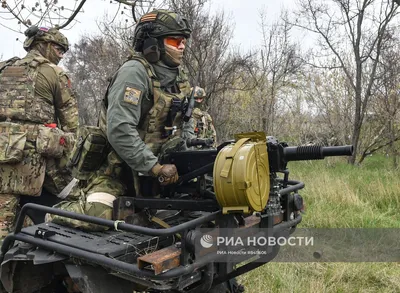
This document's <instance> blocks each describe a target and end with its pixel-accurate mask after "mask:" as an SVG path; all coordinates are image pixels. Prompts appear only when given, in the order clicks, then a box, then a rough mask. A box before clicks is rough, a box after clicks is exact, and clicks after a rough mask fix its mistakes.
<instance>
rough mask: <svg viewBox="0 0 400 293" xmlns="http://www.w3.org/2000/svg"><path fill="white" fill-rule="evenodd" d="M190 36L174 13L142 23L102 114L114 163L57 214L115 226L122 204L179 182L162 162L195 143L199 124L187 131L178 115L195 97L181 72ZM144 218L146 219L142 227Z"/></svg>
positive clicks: (84, 182)
mask: <svg viewBox="0 0 400 293" xmlns="http://www.w3.org/2000/svg"><path fill="white" fill-rule="evenodd" d="M190 34H191V29H190V27H189V24H188V22H187V20H186V19H185V18H183V17H182V16H181V15H179V14H177V13H174V12H172V11H167V10H154V11H152V12H150V13H148V14H145V15H144V16H143V17H142V18H141V19H140V21H139V23H138V24H137V26H136V29H135V35H134V49H135V51H136V52H135V54H133V55H132V56H131V57H130V58H129V59H128V60H127V61H126V62H125V63H124V64H123V65H122V66H121V67H120V68H119V69H118V70H117V72H116V73H115V74H114V76H113V78H112V80H111V82H110V84H109V86H108V89H107V93H106V97H105V99H104V103H103V107H102V111H101V114H100V119H99V128H100V129H101V131H102V132H103V134H105V135H106V138H107V141H108V143H109V152H108V154H107V158H106V160H105V162H104V163H103V165H102V166H101V168H100V169H99V170H97V171H96V172H95V173H94V174H92V175H91V176H90V177H89V178H88V179H87V180H82V181H80V183H79V184H80V193H81V195H80V197H79V199H78V200H75V201H72V202H70V201H64V202H61V203H60V204H58V205H56V206H55V207H58V208H61V209H64V210H69V211H73V212H78V213H82V214H87V215H91V216H96V217H101V218H105V219H111V218H112V212H113V202H114V201H115V200H116V199H117V197H118V196H122V195H129V196H132V195H135V196H155V195H156V194H157V192H155V191H154V190H156V189H157V186H158V185H159V182H158V180H157V177H158V176H163V178H164V182H163V183H162V184H163V185H169V184H173V183H175V182H177V180H178V177H179V175H178V172H177V169H176V166H175V165H173V164H165V165H161V164H160V163H159V162H158V158H157V155H158V154H159V152H160V149H161V146H162V145H163V144H164V143H165V142H167V141H168V140H170V139H171V138H172V137H174V136H179V135H180V136H182V137H185V138H187V137H192V138H193V137H195V136H194V129H193V123H192V122H191V121H189V122H187V123H183V119H182V111H179V110H177V109H174V107H176V105H182V101H183V100H184V99H186V97H188V96H189V95H190V84H189V82H188V78H187V76H186V74H185V72H184V70H183V68H182V67H181V62H182V57H183V52H184V50H185V45H186V41H187V39H188V38H189V37H190ZM180 110H182V109H180ZM78 137H79V136H78ZM78 144H79V141H78ZM142 216H143V214H142V215H141V216H140V215H139V214H138V218H137V219H138V221H139V222H141V220H142V219H143V218H141V217H142ZM144 220H145V219H144ZM47 221H53V222H56V223H61V224H66V225H70V226H74V227H77V226H84V227H86V228H91V229H100V227H96V226H94V225H91V224H86V223H85V224H84V223H81V222H79V221H76V220H71V219H66V218H62V217H59V216H53V215H47Z"/></svg>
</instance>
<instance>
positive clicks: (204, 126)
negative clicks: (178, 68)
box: [191, 86, 217, 147]
mask: <svg viewBox="0 0 400 293" xmlns="http://www.w3.org/2000/svg"><path fill="white" fill-rule="evenodd" d="M191 90H193V88H192V89H191ZM205 97H206V92H205V90H204V89H203V88H201V87H198V86H196V88H195V89H194V98H195V99H201V101H196V102H195V107H196V108H194V109H193V118H194V119H193V120H194V121H193V123H194V128H195V133H196V135H197V137H198V138H212V139H214V145H213V146H214V147H216V146H217V132H216V131H215V127H214V124H213V121H212V118H211V115H210V114H208V113H207V112H206V111H203V110H201V108H202V107H203V105H202V104H203V102H204V100H203V99H204V98H205Z"/></svg>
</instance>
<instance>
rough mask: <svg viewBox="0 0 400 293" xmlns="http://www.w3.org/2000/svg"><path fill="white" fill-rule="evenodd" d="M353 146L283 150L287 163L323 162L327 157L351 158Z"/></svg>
mask: <svg viewBox="0 0 400 293" xmlns="http://www.w3.org/2000/svg"><path fill="white" fill-rule="evenodd" d="M353 150H354V148H353V146H352V145H345V146H329V147H324V146H297V147H286V148H284V149H283V155H284V158H285V161H286V162H289V161H303V160H322V159H324V158H325V157H334V156H351V155H352V154H353Z"/></svg>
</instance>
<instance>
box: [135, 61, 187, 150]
mask: <svg viewBox="0 0 400 293" xmlns="http://www.w3.org/2000/svg"><path fill="white" fill-rule="evenodd" d="M132 59H133V60H137V61H139V62H140V63H141V64H142V65H143V66H144V68H145V69H146V71H147V75H148V77H149V81H150V82H149V84H150V99H152V100H153V106H152V107H151V109H150V111H148V113H144V115H143V116H142V117H141V119H140V120H141V121H140V123H139V126H138V132H139V135H140V138H141V139H142V140H143V141H144V142H145V144H146V145H147V147H149V148H150V149H151V151H152V152H153V153H154V154H155V155H158V153H159V152H160V149H161V146H162V145H163V144H164V143H165V142H166V141H167V140H168V139H169V138H171V136H179V135H180V134H181V128H182V122H183V121H182V109H181V105H183V101H184V99H185V98H186V97H187V96H188V95H189V94H190V84H189V81H188V78H187V76H186V74H185V73H184V72H183V71H182V70H180V71H179V75H178V76H177V88H178V89H179V92H178V93H169V92H167V91H166V90H165V89H162V88H161V83H160V81H159V79H158V77H157V76H156V73H155V71H154V68H152V66H151V65H150V64H149V63H148V61H147V60H146V59H145V58H143V57H141V56H134V57H132Z"/></svg>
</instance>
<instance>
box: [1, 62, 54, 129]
mask: <svg viewBox="0 0 400 293" xmlns="http://www.w3.org/2000/svg"><path fill="white" fill-rule="evenodd" d="M43 63H49V65H51V63H50V62H49V61H48V60H47V59H45V58H44V57H39V56H32V57H27V58H24V59H21V60H18V61H16V62H15V63H14V64H12V65H10V66H7V67H5V68H4V69H3V70H2V71H1V73H0V85H1V86H0V122H1V121H5V120H6V119H10V120H11V121H18V122H31V123H38V124H43V123H54V122H55V110H54V105H53V100H51V101H49V100H45V99H44V98H42V97H39V96H36V95H35V81H36V77H37V74H38V71H39V70H38V69H39V66H40V65H41V64H43ZM53 67H54V66H53Z"/></svg>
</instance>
